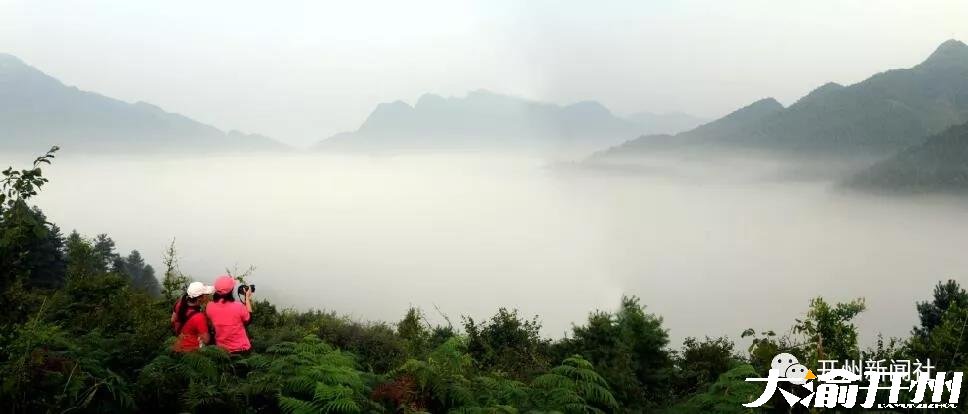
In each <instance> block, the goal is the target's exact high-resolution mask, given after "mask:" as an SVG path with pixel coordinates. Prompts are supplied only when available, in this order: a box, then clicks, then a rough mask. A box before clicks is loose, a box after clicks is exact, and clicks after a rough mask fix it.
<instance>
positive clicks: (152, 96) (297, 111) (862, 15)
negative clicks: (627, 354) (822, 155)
mask: <svg viewBox="0 0 968 414" xmlns="http://www.w3.org/2000/svg"><path fill="white" fill-rule="evenodd" d="M965 22H968V2H963V1H930V2H925V1H915V0H908V1H838V2H834V1H784V2H778V1H772V0H771V1H767V0H764V1H730V2H726V1H721V0H714V1H674V2H673V1H664V2H659V1H645V0H639V1H523V0H507V1H505V0H490V1H480V2H462V1H457V0H443V1H417V0H407V1H401V0H389V1H365V0H354V1H333V2H328V1H285V0H276V1H272V2H249V1H239V0H230V1H221V0H219V1H214V0H207V1H197V0H196V1H182V0H166V1H157V2H155V1H146V0H139V1H131V0H116V1H114V0H99V1H47V0H23V1H10V0H0V52H6V53H11V54H14V55H16V56H18V57H20V58H21V59H23V60H24V61H26V62H27V63H29V64H31V65H33V66H35V67H37V68H39V69H41V70H43V71H45V72H47V73H49V74H51V75H53V76H55V77H57V78H59V79H61V80H62V81H64V82H65V83H67V84H69V85H75V86H77V87H79V88H81V89H85V90H91V91H96V92H99V93H102V94H105V95H108V96H112V97H115V98H119V99H122V100H126V101H138V100H143V101H148V102H151V103H154V104H157V105H159V106H161V107H163V108H165V109H166V110H168V111H172V112H179V113H182V114H185V115H188V116H190V117H192V118H195V119H198V120H200V121H203V122H206V123H210V124H213V125H215V126H217V127H219V128H222V129H240V130H243V131H246V132H258V133H263V134H266V135H270V136H272V137H274V138H277V139H279V140H281V141H285V142H288V143H291V144H294V145H308V144H310V143H311V142H314V141H316V140H319V139H321V138H324V137H327V136H329V135H331V134H333V133H336V132H340V131H345V130H353V129H355V128H356V127H357V126H359V124H360V122H362V121H363V120H364V119H365V117H366V116H367V114H368V113H369V112H370V111H371V110H372V109H373V107H374V106H375V105H376V104H377V103H379V102H383V101H392V100H397V99H402V100H404V101H407V102H411V103H412V102H414V101H415V100H416V99H417V98H418V97H419V96H420V95H421V94H423V93H425V92H433V93H438V94H442V95H459V96H463V95H464V94H465V93H466V92H467V91H468V90H475V89H488V90H492V91H496V92H502V93H508V94H513V95H519V96H523V97H527V98H533V99H538V100H544V101H551V102H556V103H570V102H575V101H579V100H586V99H595V100H598V101H601V102H602V103H604V104H605V105H606V106H608V107H609V108H611V109H612V110H613V111H615V112H617V113H619V114H627V113H631V112H637V111H652V112H668V111H683V112H688V113H692V114H695V115H699V116H704V117H716V116H720V115H723V114H725V113H727V112H729V111H730V110H732V109H734V108H737V107H739V106H742V105H745V104H747V103H749V102H752V101H754V100H756V99H759V98H762V97H766V96H773V97H776V98H777V99H779V100H780V101H781V102H783V103H784V104H789V103H792V102H793V101H794V100H796V99H797V98H798V97H800V96H802V95H803V94H805V93H807V92H809V91H810V90H811V89H813V88H815V87H817V86H819V85H821V84H823V83H825V82H827V81H836V82H840V83H844V84H848V83H853V82H857V81H860V80H862V79H864V78H866V77H867V76H869V75H871V74H873V73H875V72H878V71H882V70H885V69H890V68H897V67H909V66H912V65H914V64H917V63H918V62H920V61H921V60H922V59H924V58H925V57H926V56H927V55H928V54H930V52H931V51H932V50H934V48H935V47H936V46H937V45H938V44H940V43H941V42H942V41H944V40H947V39H950V38H957V39H961V40H968V24H966V23H965Z"/></svg>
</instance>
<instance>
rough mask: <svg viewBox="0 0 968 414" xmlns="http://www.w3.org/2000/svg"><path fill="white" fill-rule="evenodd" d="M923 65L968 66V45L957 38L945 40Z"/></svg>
mask: <svg viewBox="0 0 968 414" xmlns="http://www.w3.org/2000/svg"><path fill="white" fill-rule="evenodd" d="M921 65H922V66H963V67H968V45H965V44H964V42H962V41H960V40H955V39H951V40H948V41H945V42H944V43H942V44H941V45H940V46H938V48H937V49H935V51H934V53H932V54H931V56H928V59H927V60H925V61H924V63H922V64H921Z"/></svg>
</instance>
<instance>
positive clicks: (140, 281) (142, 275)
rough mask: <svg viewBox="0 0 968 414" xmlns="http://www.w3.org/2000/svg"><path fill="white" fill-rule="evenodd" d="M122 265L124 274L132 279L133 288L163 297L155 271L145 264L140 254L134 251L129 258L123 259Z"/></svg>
mask: <svg viewBox="0 0 968 414" xmlns="http://www.w3.org/2000/svg"><path fill="white" fill-rule="evenodd" d="M120 263H121V266H122V267H123V269H124V272H123V273H124V274H126V275H127V276H128V277H130V278H131V286H133V287H134V288H135V289H139V290H143V291H145V292H147V293H148V294H149V295H151V296H154V297H157V296H159V295H161V285H160V284H159V283H158V279H157V278H156V277H155V269H154V268H153V267H151V265H150V264H146V263H145V260H144V258H142V257H141V253H140V252H138V251H137V250H132V251H131V253H130V254H128V257H126V258H122V259H121V261H120Z"/></svg>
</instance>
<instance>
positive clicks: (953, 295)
mask: <svg viewBox="0 0 968 414" xmlns="http://www.w3.org/2000/svg"><path fill="white" fill-rule="evenodd" d="M952 307H958V308H961V309H968V292H965V290H964V289H962V288H961V286H960V285H959V284H958V282H956V281H955V280H953V279H948V281H947V282H944V283H942V282H938V284H937V285H936V286H935V287H934V296H933V298H932V300H931V301H930V302H918V304H917V309H918V318H919V319H920V322H921V325H920V326H916V327H914V330H913V334H914V335H916V336H921V337H926V336H928V335H929V334H930V333H931V331H932V330H934V328H935V327H937V326H938V325H940V324H941V321H942V319H944V315H945V313H946V312H948V310H949V309H951V308H952Z"/></svg>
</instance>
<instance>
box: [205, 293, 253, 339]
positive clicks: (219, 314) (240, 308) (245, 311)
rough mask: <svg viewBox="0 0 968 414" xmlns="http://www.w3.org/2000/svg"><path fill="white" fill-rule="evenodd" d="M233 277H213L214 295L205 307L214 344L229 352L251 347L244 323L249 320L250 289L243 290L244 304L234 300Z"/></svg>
mask: <svg viewBox="0 0 968 414" xmlns="http://www.w3.org/2000/svg"><path fill="white" fill-rule="evenodd" d="M234 290H235V279H232V277H231V276H228V275H224V276H219V277H218V279H215V295H213V296H212V303H209V304H208V306H206V307H205V314H206V315H208V318H209V319H210V320H211V321H212V325H213V326H215V345H218V346H220V347H222V348H223V349H225V350H226V351H229V352H231V353H244V352H248V351H249V350H250V349H252V344H251V343H250V342H249V336H248V334H246V332H245V325H247V324H248V323H249V320H251V313H252V289H248V290H246V291H245V304H241V303H238V302H236V301H235V296H233V291H234Z"/></svg>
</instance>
